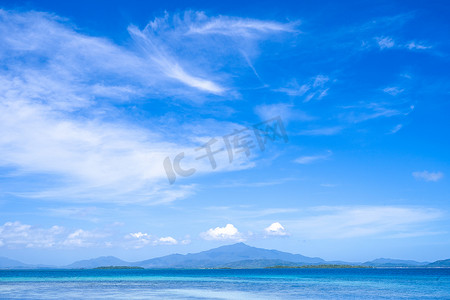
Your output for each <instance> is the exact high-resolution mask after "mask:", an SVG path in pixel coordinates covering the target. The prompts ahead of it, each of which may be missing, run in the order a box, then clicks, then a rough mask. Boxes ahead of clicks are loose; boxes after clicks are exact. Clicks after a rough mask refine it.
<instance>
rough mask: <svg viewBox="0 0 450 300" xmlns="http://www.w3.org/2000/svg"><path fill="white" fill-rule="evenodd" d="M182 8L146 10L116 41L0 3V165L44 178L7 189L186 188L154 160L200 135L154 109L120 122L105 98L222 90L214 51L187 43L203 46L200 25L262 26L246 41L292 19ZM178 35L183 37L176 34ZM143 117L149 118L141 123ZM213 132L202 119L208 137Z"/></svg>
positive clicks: (107, 197)
mask: <svg viewBox="0 0 450 300" xmlns="http://www.w3.org/2000/svg"><path fill="white" fill-rule="evenodd" d="M191 14H194V15H195V13H192V12H189V13H187V14H186V18H185V19H182V18H180V17H179V16H178V15H175V16H173V19H172V21H170V22H169V16H166V17H163V18H156V19H155V20H154V21H153V22H150V23H149V24H148V25H147V26H146V27H145V28H144V29H143V30H139V29H138V28H137V27H134V26H130V27H129V32H130V34H131V36H132V37H133V38H134V40H135V44H134V45H132V47H129V48H125V47H123V46H120V45H116V44H114V43H113V42H111V41H109V40H107V39H104V38H98V37H92V36H88V35H84V34H82V33H79V32H77V31H76V30H75V29H74V26H72V25H71V24H68V23H66V21H64V20H62V19H60V18H58V17H56V16H54V15H50V14H46V13H39V12H27V13H20V12H14V11H4V10H0V33H1V34H0V43H1V44H2V55H4V56H5V57H6V58H7V59H5V60H4V62H5V68H3V69H2V70H0V95H1V97H2V102H1V103H0V115H1V116H2V118H1V119H0V166H8V167H10V168H12V169H13V172H11V176H17V177H20V176H29V175H30V174H35V175H40V176H42V175H45V176H46V178H47V180H45V181H42V182H36V183H35V186H38V185H40V186H39V187H38V188H37V189H33V188H31V187H30V189H29V190H28V189H27V188H22V189H21V190H20V191H14V190H10V191H9V192H11V193H14V194H15V195H18V196H22V197H32V198H53V199H60V200H61V199H64V201H71V200H73V199H77V201H93V199H95V201H109V202H110V201H112V202H127V201H128V202H129V201H134V202H141V203H147V204H162V203H169V202H172V201H174V200H176V199H180V198H183V197H186V196H188V195H191V194H192V193H193V191H194V186H193V185H177V186H176V187H175V186H172V187H170V189H169V188H168V187H167V186H166V185H164V184H162V183H166V182H167V178H166V173H165V171H164V168H163V165H162V162H163V161H164V159H165V157H167V156H171V155H176V154H177V153H180V152H183V151H186V152H187V151H191V152H193V150H192V149H194V148H195V147H198V146H199V145H198V144H195V143H194V141H196V140H198V139H199V138H203V136H202V137H200V136H198V135H195V134H193V133H189V134H185V132H181V130H178V131H177V132H175V133H174V132H171V133H170V135H169V134H167V132H168V131H167V130H166V129H165V127H164V126H163V125H161V124H165V123H166V122H165V121H166V120H164V118H162V119H156V120H147V121H146V122H144V123H145V124H141V123H140V122H139V120H137V121H136V122H130V118H129V116H128V115H126V114H124V113H123V110H122V109H121V108H115V107H114V104H116V103H124V102H127V101H129V100H130V99H131V98H134V97H142V96H144V95H145V96H147V97H148V98H150V99H152V98H157V99H159V98H161V97H175V98H176V99H177V100H179V101H197V100H198V99H199V97H203V96H204V95H213V96H220V95H226V94H227V93H228V91H229V90H228V87H229V86H227V84H226V82H227V78H226V77H227V75H223V74H221V72H220V70H218V69H215V68H214V67H213V66H215V65H216V63H217V59H218V57H219V56H220V55H219V53H218V52H217V51H215V50H211V51H208V56H207V57H206V56H201V55H192V53H191V52H190V51H193V52H195V51H197V50H198V51H201V49H202V47H203V46H208V45H209V46H211V45H212V44H211V43H209V40H206V41H205V40H204V35H205V34H208V36H209V35H211V38H214V35H217V34H219V35H224V33H214V31H221V32H224V30H225V27H226V26H227V24H232V26H233V28H240V29H239V30H241V34H244V33H245V32H247V33H248V34H254V33H255V32H256V33H258V32H259V33H262V35H259V34H257V35H254V39H253V40H254V41H255V42H256V41H257V40H259V39H262V38H264V37H266V34H268V33H269V32H272V33H273V34H276V33H277V32H278V33H279V32H293V27H292V26H293V25H292V24H290V25H289V24H285V25H283V24H281V23H276V22H263V21H261V22H259V21H258V20H242V19H239V18H225V17H220V18H208V17H206V16H205V15H203V14H199V15H198V18H195V17H194V18H190V17H189V16H188V15H191ZM208 24H209V25H208ZM233 24H234V25H233ZM205 26H206V27H205ZM224 26H225V27H224ZM195 28H196V29H195ZM207 28H210V29H207ZM191 29H192V32H190V33H189V34H188V32H189V31H190V30H191ZM194 29H195V30H194ZM196 30H197V31H198V32H197V33H195V32H194V31H196ZM186 35H189V38H188V40H189V41H190V42H189V43H190V44H187V43H188V42H187V41H186V40H185V39H183V37H185V36H186ZM162 36H164V39H162V38H161V37H162ZM195 36H198V37H200V36H203V39H202V40H196V38H195ZM185 42H186V43H185ZM200 42H201V45H200V44H199V43H200ZM244 44H245V43H244ZM244 44H243V45H244ZM180 45H183V47H190V48H189V51H187V52H188V54H186V53H185V55H178V54H179V53H177V55H175V54H174V53H175V52H176V51H174V50H173V49H174V48H177V47H179V46H180ZM215 45H216V44H215ZM223 45H224V47H226V49H227V50H226V51H229V52H230V53H233V55H235V56H238V57H241V51H244V50H245V51H247V52H252V51H251V50H252V49H253V48H252V47H256V46H255V45H252V46H248V45H247V44H246V45H247V46H248V47H250V48H245V47H244V46H243V47H242V49H240V50H239V51H236V49H234V48H233V47H234V46H230V45H228V46H227V43H225V42H224V43H223ZM136 46H137V47H136ZM247 46H246V47H247ZM136 48H138V50H136ZM222 50H223V48H222V49H221V51H222ZM180 53H181V52H180ZM30 61H33V62H34V63H28V62H30ZM216 71H217V72H216ZM222 75H223V76H222ZM180 84H181V86H180ZM183 85H184V87H183ZM270 117H273V115H271V116H270ZM149 122H150V123H152V124H153V125H155V126H151V127H150V128H149V127H148V125H149ZM217 123H220V122H217ZM173 125H174V126H176V127H177V128H178V127H182V126H183V124H180V123H177V124H173ZM222 125H223V124H222ZM220 127H221V126H217V128H220ZM222 127H223V126H222ZM215 134H216V132H212V129H211V128H210V131H209V136H208V138H212V137H214V135H215ZM180 136H182V137H183V139H180V138H179V137H180ZM180 141H182V142H180ZM224 160H227V157H225V155H224ZM196 163H197V164H196V168H197V170H198V172H199V173H202V172H208V171H211V168H210V167H209V166H208V165H207V164H206V163H203V162H196ZM198 163H200V165H198ZM246 166H247V167H249V166H250V164H246ZM235 167H237V168H242V167H243V164H239V163H236V164H235V165H229V164H228V165H227V167H224V168H220V169H218V171H230V170H232V169H235Z"/></svg>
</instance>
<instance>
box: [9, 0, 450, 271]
mask: <svg viewBox="0 0 450 300" xmlns="http://www.w3.org/2000/svg"><path fill="white" fill-rule="evenodd" d="M1 7H2V10H1V11H0V59H1V67H0V99H1V102H0V116H1V118H0V123H1V124H0V212H1V213H0V256H7V257H10V258H15V259H19V260H22V261H24V262H28V263H47V264H65V263H70V262H72V261H73V260H76V259H85V258H91V257H96V256H100V255H115V256H118V257H120V258H122V259H125V260H130V261H132V260H141V259H147V258H151V257H156V256H160V255H165V254H170V253H175V252H178V253H188V252H196V251H201V250H206V249H209V248H213V247H217V246H220V245H224V244H230V243H235V242H239V241H244V242H246V243H247V244H249V245H252V246H257V247H264V248H275V249H278V250H284V251H289V252H294V253H301V254H303V255H307V256H320V257H322V258H324V259H330V260H331V259H332V260H338V259H339V260H347V261H365V260H370V259H374V258H377V257H392V258H404V259H416V260H428V261H433V260H437V259H444V258H449V257H450V253H449V252H448V249H449V247H450V233H449V230H450V221H449V208H450V205H449V196H450V188H449V187H450V185H449V183H448V182H449V181H448V180H449V179H448V178H449V176H450V175H449V174H450V166H449V154H448V153H450V142H449V141H450V134H449V128H450V121H449V118H448V112H449V111H450V102H449V84H448V80H449V74H448V69H449V55H448V53H449V41H448V32H449V30H450V28H449V21H448V13H449V6H448V4H446V3H445V2H444V1H433V2H430V1H428V2H427V3H423V2H422V3H414V2H411V1H405V2H401V1H357V2H351V1H347V2H339V3H337V2H336V3H335V2H334V1H329V2H328V1H327V2H322V3H317V2H316V1H302V2H301V3H297V1H292V2H276V3H275V2H271V1H257V2H253V3H252V2H247V3H242V2H226V3H225V2H223V3H212V2H206V1H205V2H189V3H188V2H186V1H183V2H176V1H172V2H167V1H165V2H155V3H151V2H148V3H143V2H141V1H108V2H106V1H104V2H102V1H96V2H95V3H94V4H93V3H91V2H88V1H77V2H76V3H65V2H60V1H55V2H53V1H2V3H1ZM274 118H275V119H274ZM277 118H278V119H277ZM266 121H267V122H266ZM262 122H263V123H264V122H266V123H265V125H264V126H266V125H270V126H272V128H274V126H275V124H278V125H280V122H281V124H282V125H283V126H284V128H285V134H283V133H282V132H281V131H280V127H279V126H278V127H277V130H278V135H277V136H276V138H275V139H274V140H270V139H269V140H266V144H265V145H264V151H263V150H262V149H261V148H260V147H259V144H258V143H257V142H258V141H257V140H256V136H255V131H254V130H253V128H254V127H253V126H254V125H256V124H260V123H262ZM236 130H237V131H239V132H238V133H236ZM286 136H287V139H288V140H284V139H283V138H286ZM224 137H228V138H229V141H231V142H230V144H229V146H230V148H227V147H226V144H225V139H224ZM208 142H209V143H210V145H211V151H213V152H215V151H219V152H217V153H216V154H214V162H215V168H213V166H212V165H211V162H210V160H209V159H208V157H207V156H205V155H206V152H205V151H206V150H205V148H202V147H203V146H204V145H205V144H206V143H208ZM246 143H247V144H246ZM245 145H248V146H249V148H246V147H244V146H245ZM227 149H228V150H230V151H231V153H232V154H233V156H232V157H230V155H229V152H228V151H227ZM180 153H183V154H184V157H183V158H182V159H180V160H179V167H180V168H181V169H182V170H188V169H195V172H191V173H193V174H190V175H189V174H188V173H189V172H188V173H186V174H184V175H189V176H180V174H181V173H182V172H176V171H173V172H174V173H173V174H175V175H176V179H175V181H174V182H172V183H171V182H169V180H168V179H169V178H168V173H167V171H166V170H167V168H166V169H165V167H164V162H165V161H168V162H169V165H172V166H174V163H175V160H176V157H177V155H179V154H180ZM202 156H204V157H202ZM178 157H179V158H181V156H178ZM173 168H174V169H175V167H173Z"/></svg>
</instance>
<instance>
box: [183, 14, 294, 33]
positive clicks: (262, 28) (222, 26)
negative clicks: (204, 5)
mask: <svg viewBox="0 0 450 300" xmlns="http://www.w3.org/2000/svg"><path fill="white" fill-rule="evenodd" d="M197 15H198V18H199V19H200V20H203V22H201V23H200V24H191V25H190V26H189V31H188V32H187V34H220V35H226V36H233V37H243V38H255V37H256V36H258V35H260V34H270V33H275V32H298V30H297V29H296V26H297V25H298V22H294V23H279V22H273V21H262V20H255V19H241V18H233V17H226V16H219V17H215V18H207V17H206V15H205V14H202V13H199V14H197Z"/></svg>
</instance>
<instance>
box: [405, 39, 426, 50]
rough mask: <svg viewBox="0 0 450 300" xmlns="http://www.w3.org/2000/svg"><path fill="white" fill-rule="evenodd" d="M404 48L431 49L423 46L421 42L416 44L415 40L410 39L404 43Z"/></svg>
mask: <svg viewBox="0 0 450 300" xmlns="http://www.w3.org/2000/svg"><path fill="white" fill-rule="evenodd" d="M406 48H408V49H411V50H426V49H431V48H432V47H431V46H425V45H422V44H416V42H414V41H412V42H410V43H409V44H407V45H406Z"/></svg>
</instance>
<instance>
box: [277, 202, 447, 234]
mask: <svg viewBox="0 0 450 300" xmlns="http://www.w3.org/2000/svg"><path fill="white" fill-rule="evenodd" d="M308 214H309V216H308V217H305V218H302V219H300V220H297V221H290V222H288V224H289V228H290V230H291V231H292V232H295V235H296V236H300V237H302V238H309V239H330V238H331V239H336V238H356V237H366V236H373V237H379V238H389V237H392V236H395V235H397V236H405V237H406V236H409V235H411V234H413V235H427V234H435V233H436V232H435V231H433V230H431V229H429V230H428V228H427V223H428V222H433V221H436V220H438V219H440V218H441V217H442V212H441V211H439V210H436V209H431V208H408V207H395V206H348V207H345V206H337V207H316V208H312V209H310V210H309V211H308ZM285 222H287V221H285Z"/></svg>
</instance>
